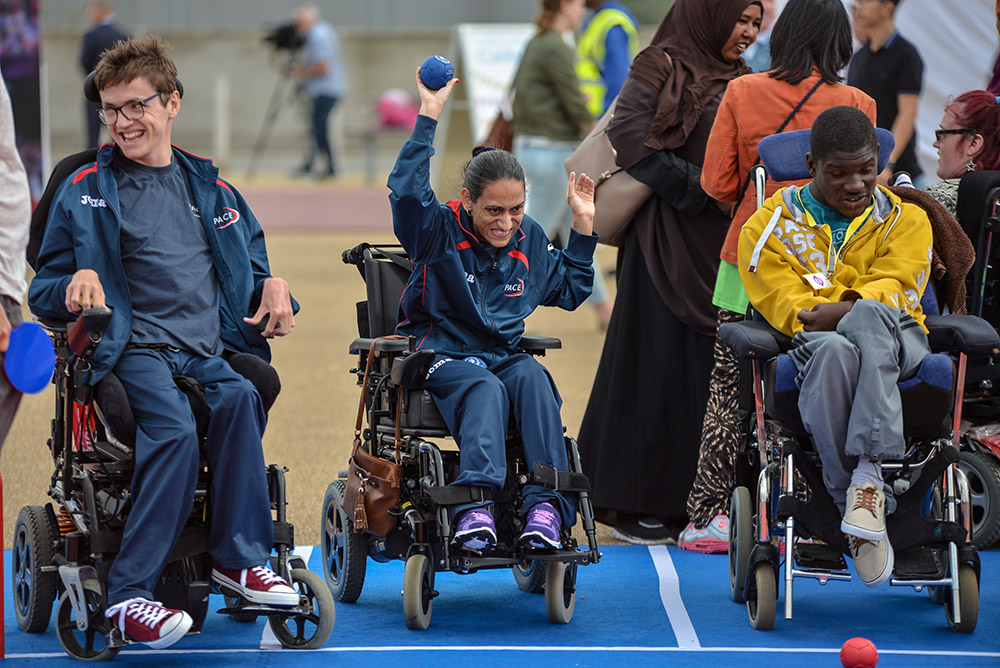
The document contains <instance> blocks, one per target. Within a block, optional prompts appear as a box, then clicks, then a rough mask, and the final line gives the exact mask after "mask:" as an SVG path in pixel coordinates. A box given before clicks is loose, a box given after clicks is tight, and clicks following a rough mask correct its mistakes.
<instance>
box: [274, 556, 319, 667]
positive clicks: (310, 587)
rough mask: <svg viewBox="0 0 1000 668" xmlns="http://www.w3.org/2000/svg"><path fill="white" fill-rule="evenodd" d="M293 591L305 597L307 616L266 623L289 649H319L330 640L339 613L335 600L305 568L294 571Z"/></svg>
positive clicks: (281, 616) (281, 618) (282, 644)
mask: <svg viewBox="0 0 1000 668" xmlns="http://www.w3.org/2000/svg"><path fill="white" fill-rule="evenodd" d="M291 575H292V582H291V584H292V587H294V588H295V589H296V591H298V592H299V595H300V596H304V597H305V599H306V602H305V603H304V604H300V605H304V606H305V608H306V612H305V613H297V614H294V615H274V616H271V617H268V619H267V622H268V624H270V625H271V630H272V631H274V637H275V638H277V639H278V642H280V643H281V646H282V647H284V648H286V649H318V648H320V647H322V646H323V643H325V642H326V641H327V639H328V638H329V637H330V632H331V631H333V622H334V619H335V615H336V611H335V610H334V607H333V596H332V595H331V594H330V590H329V589H327V587H326V583H324V582H323V581H322V580H320V578H319V576H318V575H316V574H315V573H313V572H312V571H308V570H306V569H304V568H293V569H292V573H291Z"/></svg>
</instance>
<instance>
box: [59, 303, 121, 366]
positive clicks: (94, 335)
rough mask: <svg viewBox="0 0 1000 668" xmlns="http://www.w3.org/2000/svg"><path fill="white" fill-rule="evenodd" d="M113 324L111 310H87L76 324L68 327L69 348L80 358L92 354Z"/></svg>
mask: <svg viewBox="0 0 1000 668" xmlns="http://www.w3.org/2000/svg"><path fill="white" fill-rule="evenodd" d="M110 322H111V309H109V308H87V309H83V311H81V312H80V317H79V318H77V319H76V322H73V323H71V324H68V325H66V334H67V340H68V342H69V348H70V350H72V351H73V352H74V353H76V354H77V355H79V356H81V357H82V356H84V355H86V354H87V353H89V352H91V351H92V350H93V349H94V347H95V346H96V345H97V344H98V343H100V342H101V339H102V338H103V337H104V330H106V329H107V328H108V323H110Z"/></svg>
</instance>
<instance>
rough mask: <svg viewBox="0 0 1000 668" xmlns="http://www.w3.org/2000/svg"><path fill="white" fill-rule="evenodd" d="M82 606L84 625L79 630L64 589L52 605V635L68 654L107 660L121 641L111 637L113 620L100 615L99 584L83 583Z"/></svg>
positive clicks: (102, 608) (71, 603) (102, 609)
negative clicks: (54, 613)
mask: <svg viewBox="0 0 1000 668" xmlns="http://www.w3.org/2000/svg"><path fill="white" fill-rule="evenodd" d="M83 594H84V601H83V603H84V607H85V608H86V611H87V624H86V626H87V628H86V629H84V630H81V629H80V627H79V625H78V623H77V621H78V620H77V618H76V612H75V611H74V610H73V601H72V600H71V599H70V596H69V593H68V592H63V594H62V596H60V597H59V605H58V606H57V607H56V635H57V636H58V637H59V644H60V645H62V648H63V649H64V650H65V651H66V653H67V654H69V655H70V656H71V657H73V658H74V659H76V660H78V661H110V660H111V659H113V658H115V657H116V656H117V655H118V652H119V651H121V645H116V644H114V643H113V642H112V641H111V634H112V633H116V632H117V629H115V627H114V624H113V622H112V621H111V620H110V619H108V618H107V617H105V616H104V605H103V603H102V595H101V585H100V584H99V583H97V582H96V581H95V582H90V583H85V586H84V590H83Z"/></svg>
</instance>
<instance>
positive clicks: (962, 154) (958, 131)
mask: <svg viewBox="0 0 1000 668" xmlns="http://www.w3.org/2000/svg"><path fill="white" fill-rule="evenodd" d="M998 126H1000V97H997V96H995V95H994V94H993V93H988V92H986V91H984V90H970V91H967V92H965V93H962V94H961V95H959V96H958V97H956V98H954V99H953V100H952V101H951V102H949V103H948V104H947V105H945V108H944V115H943V116H942V117H941V126H940V127H939V128H938V129H937V130H935V131H934V135H935V140H934V148H936V149H937V151H938V167H937V175H938V177H939V178H941V179H942V181H941V182H940V183H936V184H934V185H932V186H930V187H929V188H927V192H929V193H930V194H931V195H933V196H934V198H935V199H936V200H938V201H939V202H941V204H943V205H944V206H945V208H947V209H948V210H949V211H950V212H951V214H952V215H955V211H956V209H957V208H958V184H959V181H960V180H961V177H962V176H963V175H965V174H967V173H969V172H975V171H982V170H989V169H1000V137H998V136H997V128H998Z"/></svg>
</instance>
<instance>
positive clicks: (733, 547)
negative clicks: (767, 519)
mask: <svg viewBox="0 0 1000 668" xmlns="http://www.w3.org/2000/svg"><path fill="white" fill-rule="evenodd" d="M752 549H753V510H752V502H751V501H750V490H749V489H747V488H746V487H737V488H736V489H735V490H733V498H732V501H730V503H729V598H731V599H732V600H733V601H735V602H736V603H746V602H747V601H746V597H745V596H744V595H743V591H744V588H745V585H746V582H747V569H748V568H749V565H750V551H751V550H752Z"/></svg>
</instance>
